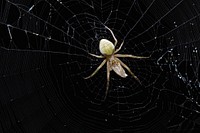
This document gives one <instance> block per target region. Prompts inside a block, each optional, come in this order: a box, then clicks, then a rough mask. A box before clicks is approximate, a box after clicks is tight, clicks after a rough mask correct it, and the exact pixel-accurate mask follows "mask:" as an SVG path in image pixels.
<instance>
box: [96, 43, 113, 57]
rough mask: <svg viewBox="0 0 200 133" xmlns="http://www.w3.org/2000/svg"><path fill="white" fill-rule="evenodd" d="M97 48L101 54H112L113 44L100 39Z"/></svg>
mask: <svg viewBox="0 0 200 133" xmlns="http://www.w3.org/2000/svg"><path fill="white" fill-rule="evenodd" d="M99 50H100V52H101V54H103V55H112V54H113V52H114V50H115V46H114V44H113V43H112V42H111V41H109V40H107V39H101V40H100V42H99Z"/></svg>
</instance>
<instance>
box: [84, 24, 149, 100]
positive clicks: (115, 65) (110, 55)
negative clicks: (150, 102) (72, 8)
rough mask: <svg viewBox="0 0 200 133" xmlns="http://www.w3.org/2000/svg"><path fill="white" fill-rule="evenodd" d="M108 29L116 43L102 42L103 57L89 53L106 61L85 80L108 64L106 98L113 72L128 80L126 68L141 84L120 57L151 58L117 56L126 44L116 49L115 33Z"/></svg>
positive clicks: (100, 45)
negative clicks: (111, 72)
mask: <svg viewBox="0 0 200 133" xmlns="http://www.w3.org/2000/svg"><path fill="white" fill-rule="evenodd" d="M106 29H108V30H109V31H110V32H111V34H112V36H113V38H114V40H115V43H114V44H113V43H112V42H111V41H109V40H107V39H101V40H100V42H99V51H100V52H101V54H102V55H95V54H91V53H89V54H90V55H91V56H94V57H96V58H105V59H104V60H103V62H102V63H101V64H100V65H99V66H98V67H97V68H96V70H95V71H94V72H93V73H92V74H91V75H90V76H88V77H86V78H85V79H88V78H91V77H92V76H94V75H95V74H96V73H97V72H98V71H99V70H100V69H101V67H103V66H104V64H105V63H107V84H106V95H105V98H106V96H107V93H108V88H109V81H110V71H112V70H113V71H114V72H115V73H116V74H117V75H119V76H120V77H122V78H126V77H127V76H128V75H127V74H126V72H125V70H124V68H125V69H126V70H127V71H128V72H129V73H130V74H131V75H132V76H133V77H134V78H135V79H136V80H137V81H138V82H139V83H140V80H139V79H138V78H137V76H135V74H134V73H133V72H132V71H131V69H130V68H129V67H128V66H127V65H126V64H124V63H123V62H122V61H121V60H120V59H119V58H120V57H122V58H123V57H128V58H135V59H142V58H149V57H143V56H134V55H130V54H116V53H117V52H118V51H119V50H120V49H121V48H122V46H123V44H124V42H122V43H121V45H120V47H119V48H118V49H115V47H116V45H117V39H116V38H115V35H114V34H113V32H112V30H111V29H110V28H108V27H107V26H106ZM118 57H119V58H118ZM123 67H124V68H123Z"/></svg>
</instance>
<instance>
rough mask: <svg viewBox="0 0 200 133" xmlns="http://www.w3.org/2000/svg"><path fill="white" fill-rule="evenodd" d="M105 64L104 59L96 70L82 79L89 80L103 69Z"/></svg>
mask: <svg viewBox="0 0 200 133" xmlns="http://www.w3.org/2000/svg"><path fill="white" fill-rule="evenodd" d="M105 63H106V59H104V60H103V62H102V63H101V64H100V65H99V66H98V67H97V68H96V70H95V71H94V72H93V73H92V74H91V75H90V76H88V77H85V78H84V79H89V78H91V77H93V76H94V75H95V74H96V73H97V72H98V71H99V70H100V69H101V68H102V67H103V65H104V64H105Z"/></svg>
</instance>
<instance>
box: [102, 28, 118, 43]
mask: <svg viewBox="0 0 200 133" xmlns="http://www.w3.org/2000/svg"><path fill="white" fill-rule="evenodd" d="M105 27H106V29H108V30H109V31H110V33H111V34H112V36H113V38H114V40H115V44H114V45H115V46H116V45H117V39H116V37H115V35H114V33H113V31H112V30H111V29H110V28H108V26H105Z"/></svg>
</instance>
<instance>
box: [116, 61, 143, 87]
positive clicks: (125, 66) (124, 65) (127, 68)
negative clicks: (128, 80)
mask: <svg viewBox="0 0 200 133" xmlns="http://www.w3.org/2000/svg"><path fill="white" fill-rule="evenodd" d="M115 59H116V60H117V61H118V62H119V63H120V64H121V65H122V66H123V67H124V68H125V69H126V70H127V71H128V72H129V73H130V74H131V75H132V76H133V77H134V78H135V79H136V80H137V81H138V82H139V83H140V84H141V82H140V80H139V79H138V78H137V76H135V74H134V73H133V72H132V71H131V69H130V68H129V67H128V66H127V65H126V64H125V63H123V62H122V61H121V60H120V59H118V58H115Z"/></svg>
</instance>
